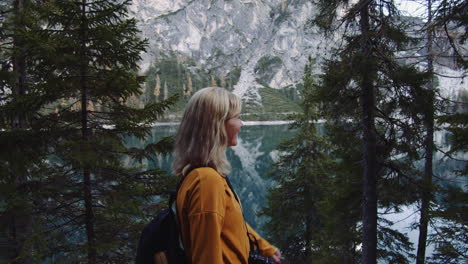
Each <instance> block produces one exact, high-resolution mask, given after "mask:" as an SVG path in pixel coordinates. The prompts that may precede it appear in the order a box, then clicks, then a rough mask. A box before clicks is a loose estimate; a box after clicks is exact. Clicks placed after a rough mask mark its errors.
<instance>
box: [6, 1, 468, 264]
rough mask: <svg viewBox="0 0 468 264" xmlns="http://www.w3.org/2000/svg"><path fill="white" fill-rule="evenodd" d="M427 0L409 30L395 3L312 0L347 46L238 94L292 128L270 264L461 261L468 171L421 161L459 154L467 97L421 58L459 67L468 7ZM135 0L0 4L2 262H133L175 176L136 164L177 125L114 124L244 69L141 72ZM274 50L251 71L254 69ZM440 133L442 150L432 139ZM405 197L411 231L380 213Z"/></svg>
mask: <svg viewBox="0 0 468 264" xmlns="http://www.w3.org/2000/svg"><path fill="white" fill-rule="evenodd" d="M285 1H288V2H289V1H292V0H284V1H282V4H284V3H285ZM422 2H423V6H424V7H425V9H426V17H425V18H424V19H423V20H422V21H424V22H423V23H424V24H421V25H419V26H420V31H418V32H416V33H415V32H412V33H411V34H409V32H407V28H408V27H407V25H406V24H405V23H406V22H407V20H405V19H402V17H401V14H400V12H399V10H398V8H397V7H396V6H395V1H392V0H385V1H383V0H381V1H380V0H363V1H344V0H318V1H315V2H314V3H315V4H316V5H317V9H318V12H317V14H316V15H315V16H313V17H312V16H311V17H310V23H313V25H315V26H317V27H318V28H319V29H320V30H321V31H323V33H324V35H325V36H329V37H336V35H337V34H340V37H341V39H342V44H341V45H338V46H337V47H336V49H335V50H334V52H333V54H332V55H331V57H330V58H329V59H327V60H326V61H325V63H323V64H322V65H316V64H315V63H314V59H313V58H310V63H309V64H308V65H307V66H306V67H305V69H304V77H303V84H302V87H299V88H300V89H296V88H294V89H293V88H291V89H283V90H275V89H273V88H270V87H268V86H267V85H266V84H265V85H264V86H265V87H264V88H260V90H259V91H260V93H261V95H262V98H263V99H262V100H263V102H262V104H249V103H248V102H246V103H244V114H243V119H244V120H273V119H284V118H290V119H291V120H293V121H294V123H293V125H292V128H293V129H296V130H297V131H298V133H297V136H294V137H293V138H290V139H288V140H286V141H284V142H283V143H282V144H281V146H280V152H281V155H280V157H279V160H278V162H277V163H275V164H273V166H272V176H271V177H272V178H273V180H274V181H275V182H277V185H276V187H274V188H273V189H271V190H270V191H269V196H268V204H267V206H266V207H265V208H263V209H262V212H261V214H262V215H264V216H268V217H270V221H268V222H267V223H266V224H265V227H264V229H265V231H266V233H267V234H268V238H269V239H270V240H271V241H272V242H273V243H274V244H275V245H276V246H278V247H279V248H280V249H281V250H282V251H283V256H284V258H285V259H284V262H283V263H286V264H288V263H294V264H301V263H327V264H328V263H337V264H338V263H339V264H342V263H349V264H351V263H362V264H376V263H401V264H406V263H416V264H423V263H428V264H429V263H431V264H432V263H434V264H435V263H444V264H447V263H449V264H452V263H453V264H456V263H465V262H466V261H467V259H468V256H467V252H468V247H467V242H468V235H467V234H468V232H467V231H468V216H467V212H468V210H467V209H468V208H467V202H468V196H467V192H466V190H467V185H466V184H467V178H466V177H467V175H468V167H467V166H465V167H464V168H462V169H460V170H456V171H453V172H452V174H451V175H450V177H448V178H447V177H440V176H439V175H437V174H435V173H434V169H433V168H434V165H433V164H434V154H435V153H443V154H444V159H453V160H458V161H461V162H466V151H467V144H468V130H467V129H468V95H467V94H466V93H465V94H463V93H462V94H461V96H459V97H457V98H444V97H442V96H441V95H440V93H439V87H438V83H437V82H436V81H435V79H436V76H437V75H438V74H440V73H438V72H437V71H436V70H435V69H436V68H435V67H434V64H435V63H436V62H437V59H438V58H443V59H444V60H449V61H451V62H452V63H453V65H456V67H458V68H459V69H462V70H463V71H464V72H465V73H466V69H467V62H466V58H467V55H466V43H465V41H466V39H467V37H468V35H467V32H466V29H467V26H468V20H467V18H468V17H467V14H468V4H467V2H466V1H458V0H450V1H448V0H427V1H422ZM130 4H131V2H130V1H126V0H124V1H120V0H108V1H102V0H74V1H70V0H61V1H49V0H42V1H34V0H6V1H2V2H1V3H0V67H1V68H0V146H1V149H0V263H17V264H20V263H25V264H26V263H88V264H96V263H133V261H134V256H135V250H136V247H137V242H138V236H139V234H140V232H141V230H142V228H143V226H144V225H145V224H146V223H148V222H149V221H150V220H151V219H152V217H153V216H154V215H155V214H156V213H157V212H159V211H160V210H161V208H164V207H165V206H166V204H167V196H166V194H167V192H168V190H170V189H173V187H174V186H175V184H176V182H177V179H176V178H175V177H173V176H167V174H168V172H166V171H163V170H162V169H160V168H152V169H148V168H146V167H145V166H143V161H144V160H151V159H155V158H156V157H158V156H161V155H166V154H168V153H171V150H172V145H173V138H172V137H165V138H163V139H161V140H160V141H158V142H153V143H149V144H147V145H145V146H143V147H141V148H137V147H128V146H127V145H126V144H125V137H134V138H136V139H141V140H144V139H145V138H147V137H148V136H149V135H150V131H151V128H152V126H153V124H154V122H156V121H168V120H177V118H178V117H180V115H181V113H182V110H183V107H184V105H185V103H186V102H187V101H188V99H189V98H190V96H191V95H192V94H193V93H194V92H196V91H197V90H199V89H200V88H202V87H205V86H220V87H223V88H225V89H228V90H232V89H233V87H234V86H235V85H236V84H237V82H238V81H239V78H240V73H241V68H240V67H239V68H234V69H232V70H231V72H229V73H228V74H225V75H220V74H219V73H217V72H216V71H215V70H212V69H211V70H210V69H203V68H201V69H200V68H198V67H193V66H195V62H194V61H192V60H191V59H190V58H186V57H182V56H180V55H177V54H171V53H168V54H167V55H166V56H163V57H161V58H158V59H157V60H156V61H154V62H153V63H152V65H151V66H150V68H149V69H148V71H147V72H146V76H141V74H138V63H139V61H140V59H141V57H140V55H141V54H142V53H143V52H144V51H145V50H146V49H147V48H148V42H147V41H146V40H144V39H141V38H140V37H139V30H138V28H137V25H136V20H135V19H133V18H130V17H129V16H128V8H129V5H130ZM283 19H287V17H284V18H283ZM441 47H443V48H441ZM411 51H414V52H413V53H411ZM416 51H422V52H420V53H418V54H423V55H417V56H416V55H415V54H416V53H415V52H416ZM304 56H308V54H304ZM405 56H406V57H405ZM408 58H411V59H412V61H414V63H403V61H407V59H408ZM277 63H280V62H279V61H278V58H275V57H264V58H263V59H262V60H260V62H259V63H258V65H257V67H256V69H255V70H256V71H257V72H259V73H261V74H260V76H265V78H267V77H268V74H269V70H268V69H269V67H271V66H272V65H275V64H277ZM318 67H319V68H320V69H321V70H320V72H322V73H321V74H313V72H317V71H313V70H312V69H316V68H318ZM452 77H454V78H456V77H457V76H452ZM261 82H262V80H261V79H260V80H259V83H261ZM318 120H321V121H324V122H325V123H324V126H325V129H324V131H325V132H324V133H318V131H317V130H316V126H315V123H316V122H317V121H318ZM441 129H445V130H447V131H448V133H449V142H450V144H449V145H450V146H449V147H448V148H441V147H440V146H438V145H437V144H435V140H434V132H435V131H437V130H441ZM128 160H132V162H130V163H129V162H127V163H126V164H127V165H128V164H134V165H133V166H130V167H129V166H125V164H124V161H128ZM417 163H418V164H423V166H422V169H421V168H420V167H416V165H415V164H417ZM466 164H468V163H466ZM409 205H414V208H416V211H415V212H414V213H415V215H417V217H418V219H419V220H418V222H417V223H415V224H414V226H413V228H414V229H415V230H418V233H419V239H418V243H417V244H415V245H413V244H411V243H410V242H409V240H408V237H407V236H406V234H404V233H401V232H399V231H398V230H394V229H392V228H391V225H392V223H390V222H389V221H388V220H385V219H384V218H383V217H382V215H383V214H388V213H391V212H399V211H401V210H402V208H403V207H405V206H409ZM428 230H433V231H432V232H428ZM428 245H431V246H433V247H434V254H432V256H431V257H430V258H429V257H427V254H426V249H427V247H428ZM414 249H416V254H413V253H412V252H413V250H414Z"/></svg>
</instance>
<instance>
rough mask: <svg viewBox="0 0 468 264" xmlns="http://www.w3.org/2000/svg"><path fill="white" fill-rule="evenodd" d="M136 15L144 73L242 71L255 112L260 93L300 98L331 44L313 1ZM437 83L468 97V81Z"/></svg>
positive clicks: (173, 1) (252, 0)
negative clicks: (168, 62)
mask: <svg viewBox="0 0 468 264" xmlns="http://www.w3.org/2000/svg"><path fill="white" fill-rule="evenodd" d="M130 10H131V12H132V14H133V16H134V17H135V18H136V19H137V20H138V24H139V27H140V29H141V30H142V33H143V37H145V38H147V39H148V40H149V42H150V47H149V52H148V53H147V54H145V55H144V60H143V65H142V68H143V69H148V68H149V66H150V65H151V64H152V63H153V62H154V60H155V59H157V58H160V57H164V56H167V55H168V54H170V56H175V57H177V60H187V59H189V60H190V61H194V62H195V65H194V66H191V67H192V70H193V68H197V69H204V70H208V71H209V72H210V74H213V73H214V74H216V75H217V76H214V77H215V78H217V79H218V80H222V79H224V77H225V76H230V75H231V76H232V75H233V72H236V75H239V74H238V73H239V71H240V76H238V77H236V81H235V83H230V85H231V87H232V88H233V91H234V93H236V94H237V95H239V96H240V97H241V98H242V100H243V101H244V102H245V103H247V104H248V105H250V106H253V107H255V105H260V106H261V105H262V104H264V103H265V102H263V99H264V98H262V97H263V96H262V92H261V91H260V92H259V88H261V87H271V88H274V89H283V90H290V91H291V90H292V93H294V92H295V93H297V90H296V87H297V85H298V84H299V83H301V79H302V75H303V69H304V65H305V64H306V63H307V62H308V57H309V56H311V57H313V58H314V59H316V61H317V62H318V63H320V60H321V58H324V57H327V55H328V54H327V53H328V52H329V49H330V44H331V41H330V40H325V38H324V37H323V36H322V35H321V34H319V33H318V30H317V28H316V27H315V26H313V25H312V23H311V22H310V19H311V18H313V17H314V15H315V12H316V8H315V7H314V5H313V4H312V2H311V1H309V0H134V1H133V4H132V6H131V8H130ZM419 55H422V54H419ZM422 66H423V65H422ZM423 67H424V66H423ZM437 67H438V69H437V70H438V71H440V72H443V73H447V72H450V75H451V76H463V75H464V73H463V71H461V70H454V69H451V68H452V67H450V66H437ZM161 77H162V76H161ZM212 78H213V76H212ZM438 79H439V84H440V85H439V87H440V89H441V92H442V94H444V95H446V96H450V97H460V96H461V95H462V94H463V93H467V91H468V82H466V81H464V80H463V79H454V78H449V77H444V76H438ZM220 82H222V81H220ZM220 82H218V85H219V83H220ZM215 83H216V82H215ZM204 85H206V84H204ZM180 86H181V87H182V85H180ZM178 89H179V88H178ZM290 97H294V95H293V96H290Z"/></svg>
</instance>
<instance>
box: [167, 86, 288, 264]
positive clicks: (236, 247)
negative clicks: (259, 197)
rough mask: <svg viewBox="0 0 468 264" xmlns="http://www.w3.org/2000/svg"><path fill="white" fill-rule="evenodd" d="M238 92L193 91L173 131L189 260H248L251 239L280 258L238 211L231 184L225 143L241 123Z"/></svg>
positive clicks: (204, 263) (179, 212) (232, 142)
mask: <svg viewBox="0 0 468 264" xmlns="http://www.w3.org/2000/svg"><path fill="white" fill-rule="evenodd" d="M240 111H241V102H240V100H239V98H238V97H237V96H236V95H234V94H233V93H230V92H228V91H226V90H225V89H223V88H215V87H209V88H204V89H202V90H200V91H198V92H196V93H195V94H194V95H193V96H192V98H191V99H190V101H189V102H188V104H187V106H186V108H185V112H184V116H183V118H182V122H181V124H180V127H179V130H178V132H177V136H176V143H175V160H174V163H173V165H172V169H173V172H174V173H175V174H176V175H178V176H179V177H181V178H182V177H185V179H184V181H183V183H182V185H181V186H180V188H179V191H178V194H177V201H176V207H177V215H178V218H179V223H180V227H181V236H182V242H183V245H184V248H185V252H186V255H187V260H188V262H189V263H192V264H199V263H200V264H209V263H215V264H222V263H236V264H237V263H242V264H244V263H245V264H247V263H248V258H249V250H250V245H249V239H248V236H247V234H248V233H249V234H251V236H253V237H255V238H256V240H257V241H258V244H259V249H260V252H261V254H262V255H264V256H267V257H272V258H274V260H275V261H276V262H277V263H280V257H281V254H280V252H279V250H278V249H276V248H275V247H273V246H272V245H270V244H269V243H268V242H267V241H266V240H264V239H262V238H261V237H260V236H259V235H258V234H257V233H256V232H255V231H254V230H253V229H252V228H251V227H250V226H249V225H247V224H246V222H245V220H244V217H243V215H242V208H241V205H240V203H239V202H238V200H237V197H236V196H235V194H234V193H233V191H232V189H231V188H230V187H229V185H228V182H227V174H228V173H229V168H230V164H229V162H228V161H227V160H226V149H227V147H229V146H235V145H237V134H238V133H239V131H240V129H241V127H242V121H241V120H240V118H239V117H240Z"/></svg>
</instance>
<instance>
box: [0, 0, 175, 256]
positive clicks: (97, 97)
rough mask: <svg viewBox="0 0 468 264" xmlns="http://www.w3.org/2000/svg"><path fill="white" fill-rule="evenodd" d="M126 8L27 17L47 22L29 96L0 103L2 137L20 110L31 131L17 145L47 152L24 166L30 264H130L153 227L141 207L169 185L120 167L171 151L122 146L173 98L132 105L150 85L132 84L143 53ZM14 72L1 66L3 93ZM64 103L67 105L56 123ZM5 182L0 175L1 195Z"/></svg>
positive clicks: (61, 7)
mask: <svg viewBox="0 0 468 264" xmlns="http://www.w3.org/2000/svg"><path fill="white" fill-rule="evenodd" d="M128 5H129V1H123V2H122V1H86V0H82V1H79V2H76V1H50V2H49V1H46V2H38V4H37V5H36V6H35V7H34V9H31V10H28V11H29V12H30V13H29V14H30V15H32V14H37V17H40V18H43V20H38V21H39V22H40V24H38V25H37V26H34V27H31V28H32V29H33V30H31V32H29V33H30V34H29V35H28V38H29V39H30V40H34V41H32V42H30V43H32V44H34V45H35V46H32V47H31V48H29V49H28V52H29V53H27V54H26V55H25V57H26V60H27V61H31V63H30V64H27V65H28V66H29V68H27V73H28V74H29V75H28V76H30V77H29V79H28V80H29V85H30V87H31V89H30V92H29V93H28V94H26V95H24V96H22V97H21V98H20V97H14V96H10V97H11V99H10V97H9V96H8V95H7V96H5V97H2V100H3V102H6V103H4V104H2V105H1V108H2V109H1V110H2V111H0V112H1V113H2V115H1V120H2V128H3V127H4V124H7V122H6V121H8V120H12V119H11V118H10V117H11V116H14V115H13V114H14V113H15V112H17V111H18V109H22V107H19V105H20V103H22V104H23V107H25V109H27V111H28V112H27V114H30V115H31V117H30V120H32V122H30V123H29V125H30V127H31V129H30V132H28V133H23V135H22V136H23V137H22V138H21V140H22V141H23V142H25V143H26V142H27V141H29V142H28V143H30V142H35V143H36V144H32V143H31V144H30V145H37V141H39V139H44V143H43V144H40V147H41V148H42V149H41V150H42V151H41V152H39V151H38V152H32V151H30V152H27V151H28V149H26V150H27V151H25V152H24V153H25V154H23V155H25V157H27V158H30V157H31V156H32V157H34V158H33V159H32V160H33V161H37V164H36V163H33V162H30V163H25V164H24V165H27V164H34V166H32V169H31V172H28V173H30V175H33V177H31V178H30V179H31V180H33V181H32V183H31V184H30V185H31V186H34V192H32V193H31V196H30V197H26V198H27V199H29V200H31V201H32V202H33V203H34V207H33V208H32V212H33V215H34V217H35V223H34V224H35V228H36V226H37V229H38V230H37V232H35V233H34V234H33V235H32V236H31V237H30V242H31V241H35V243H34V244H33V245H34V251H33V253H34V256H33V257H34V258H33V259H36V260H37V261H38V262H39V261H43V260H47V259H49V258H53V259H54V260H55V261H58V262H64V261H65V260H66V261H70V260H72V262H76V263H78V262H80V263H82V262H88V263H116V262H125V263H127V262H130V261H131V260H132V259H133V252H134V250H135V246H136V245H135V244H136V240H137V238H136V236H138V234H139V232H140V230H141V227H142V224H144V223H145V222H146V221H147V220H148V219H147V217H146V216H145V215H144V214H143V213H142V212H143V210H142V209H143V206H144V205H145V204H147V203H148V202H151V201H152V200H153V199H152V197H153V196H154V195H156V194H160V193H162V192H163V191H164V189H166V188H167V184H169V183H170V182H171V181H173V179H172V178H169V177H163V176H162V175H163V172H162V171H160V170H158V169H153V170H146V169H144V168H142V167H141V166H140V167H125V166H124V164H123V160H124V159H126V158H131V159H133V160H134V163H135V164H138V163H139V162H141V161H142V160H144V159H152V158H154V157H155V156H156V153H158V152H162V153H164V152H165V151H167V150H168V146H170V140H167V139H166V140H163V141H161V142H158V143H154V144H149V145H147V146H145V147H144V148H143V149H138V148H129V147H127V146H126V144H125V139H126V138H128V137H136V138H138V139H140V140H143V139H144V138H145V137H146V136H147V135H148V134H149V133H150V129H151V126H152V123H153V122H154V121H155V120H156V119H157V118H158V117H159V116H161V115H162V113H163V111H164V110H166V109H167V108H168V107H169V106H170V105H171V104H173V103H174V101H175V100H176V98H177V96H174V97H170V98H168V100H166V101H163V102H159V103H148V104H146V105H145V106H144V107H143V108H136V107H132V106H129V105H127V102H128V100H129V99H130V98H132V97H134V96H138V95H139V94H140V93H141V91H140V87H141V83H142V82H143V81H144V78H143V77H141V76H138V75H137V74H136V73H137V70H138V69H137V64H136V63H137V62H138V60H139V59H140V53H141V52H142V51H143V50H144V48H145V47H146V42H145V41H144V40H140V39H139V38H138V36H137V34H138V30H137V28H136V25H135V20H134V19H128V18H126V15H127V7H128ZM31 20H33V19H31ZM34 21H36V20H34ZM2 59H3V55H2ZM4 65H6V66H5V67H4ZM8 65H9V64H8V63H2V83H7V84H8V81H7V80H9V79H8V78H3V77H4V75H3V73H4V72H6V73H10V72H13V71H12V70H10V69H9V68H8V67H7V66H8ZM13 75H14V72H13ZM5 90H6V89H4V88H2V91H5ZM28 99H31V100H28ZM64 99H65V100H66V101H69V104H67V105H66V106H63V107H62V106H59V107H57V109H58V113H55V106H56V105H57V104H59V103H60V102H62V101H63V100H64ZM25 102H26V103H27V104H25ZM94 105H100V107H99V108H97V107H91V106H94ZM51 106H52V107H53V108H51ZM93 108H94V109H93ZM33 110H34V111H33ZM28 117H29V116H28ZM4 121H5V122H4ZM13 132H15V131H12V130H11V129H10V128H8V127H7V130H6V132H2V134H1V139H2V142H8V139H11V138H12V137H13V136H15V135H14V134H13ZM11 143H13V142H11ZM16 147H18V146H16ZM9 148H11V149H14V146H9ZM23 150H24V149H23ZM28 153H30V154H28ZM33 153H34V154H36V155H37V157H36V156H34V155H33ZM4 154H5V155H4ZM6 154H7V153H3V151H2V160H1V163H0V165H1V166H2V168H8V166H9V164H10V163H9V160H7V159H6V158H9V157H8V155H6ZM4 157H6V158H4ZM2 171H3V170H2ZM6 171H13V172H14V173H17V172H18V171H19V170H18V168H14V167H11V168H8V170H6ZM32 172H36V174H31V173H32ZM8 177H9V174H8V173H5V174H2V184H5V185H3V187H5V186H8V185H7V184H9V182H8V181H7V180H8V179H9V178H8ZM23 188H24V187H23ZM23 190H24V189H23ZM9 194H10V193H9ZM8 197H11V200H12V203H13V202H15V199H16V197H20V198H21V197H22V196H21V195H20V192H19V191H12V192H11V194H10V195H9V196H8ZM8 197H7V198H8ZM7 201H8V200H7Z"/></svg>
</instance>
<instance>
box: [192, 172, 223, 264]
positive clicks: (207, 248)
mask: <svg viewBox="0 0 468 264" xmlns="http://www.w3.org/2000/svg"><path fill="white" fill-rule="evenodd" d="M210 176H211V177H210ZM194 187H195V188H194V189H193V192H192V194H191V199H190V200H191V201H190V206H189V208H190V209H189V211H188V217H189V225H190V243H191V246H192V248H191V252H190V253H191V258H192V264H206V263H223V256H222V249H221V228H222V226H223V221H224V215H225V208H226V202H225V200H224V185H223V182H222V178H221V177H220V176H218V175H215V177H213V175H206V176H200V180H199V182H198V183H197V184H196V186H194Z"/></svg>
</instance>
